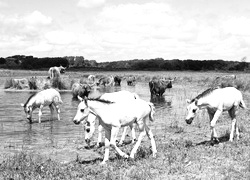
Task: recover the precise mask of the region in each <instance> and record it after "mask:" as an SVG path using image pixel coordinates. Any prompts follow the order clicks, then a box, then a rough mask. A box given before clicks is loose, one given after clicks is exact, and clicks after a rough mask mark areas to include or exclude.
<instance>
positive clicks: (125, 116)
mask: <svg viewBox="0 0 250 180" xmlns="http://www.w3.org/2000/svg"><path fill="white" fill-rule="evenodd" d="M79 99H80V100H81V103H80V104H79V105H78V108H77V113H76V115H75V117H74V119H73V122H74V123H75V124H79V123H80V122H81V121H83V120H85V119H86V118H87V117H88V116H89V114H90V113H92V114H95V115H96V116H98V117H99V122H100V124H101V125H102V126H103V127H104V130H105V154H104V159H103V161H102V163H101V164H105V163H106V161H107V160H108V158H109V147H110V146H111V147H112V148H113V149H115V150H116V151H117V153H118V154H119V155H120V156H122V157H125V158H128V155H127V154H125V153H124V152H122V151H121V150H120V149H119V148H118V147H117V146H116V138H117V134H118V132H119V129H120V127H124V126H128V125H131V124H133V123H136V124H137V125H138V127H139V130H140V135H139V137H138V141H137V142H136V144H135V146H134V148H133V149H132V151H131V153H130V157H131V158H134V155H135V153H136V151H137V149H138V147H139V146H140V144H141V141H142V139H143V137H144V136H145V135H146V134H147V136H148V137H149V139H150V140H151V145H152V151H153V157H155V156H156V153H157V150H156V145H155V140H154V137H153V134H152V132H151V130H150V129H149V127H148V126H147V124H146V118H147V117H148V116H149V119H150V120H151V121H153V114H154V105H153V104H152V103H150V102H146V101H144V100H142V99H137V100H135V101H130V102H129V101H126V102H125V101H124V102H116V103H114V102H110V101H106V100H102V99H84V100H83V99H82V98H81V97H79Z"/></svg>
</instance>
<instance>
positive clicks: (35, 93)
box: [24, 93, 37, 107]
mask: <svg viewBox="0 0 250 180" xmlns="http://www.w3.org/2000/svg"><path fill="white" fill-rule="evenodd" d="M36 94H37V93H34V94H32V95H31V96H30V97H29V98H28V100H27V101H26V103H25V104H24V107H26V106H27V104H28V103H29V101H30V100H31V98H33V97H34V96H35V95H36Z"/></svg>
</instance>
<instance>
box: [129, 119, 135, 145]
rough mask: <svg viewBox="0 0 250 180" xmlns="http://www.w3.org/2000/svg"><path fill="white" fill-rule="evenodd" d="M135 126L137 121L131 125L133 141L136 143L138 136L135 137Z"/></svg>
mask: <svg viewBox="0 0 250 180" xmlns="http://www.w3.org/2000/svg"><path fill="white" fill-rule="evenodd" d="M135 126H136V124H135V123H133V125H132V126H130V129H131V135H132V143H135V142H136V137H135Z"/></svg>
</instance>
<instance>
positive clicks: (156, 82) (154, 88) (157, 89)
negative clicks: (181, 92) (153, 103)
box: [149, 78, 175, 96]
mask: <svg viewBox="0 0 250 180" xmlns="http://www.w3.org/2000/svg"><path fill="white" fill-rule="evenodd" d="M174 80H175V78H174V79H165V78H161V79H158V78H153V79H152V80H151V81H150V82H149V89H150V93H151V96H153V95H155V96H162V95H163V93H164V92H165V90H166V89H170V88H172V82H173V81H174Z"/></svg>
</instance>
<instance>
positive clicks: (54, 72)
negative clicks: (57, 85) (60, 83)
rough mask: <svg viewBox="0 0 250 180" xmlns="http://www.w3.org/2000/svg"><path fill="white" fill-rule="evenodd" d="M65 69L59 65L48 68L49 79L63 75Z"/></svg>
mask: <svg viewBox="0 0 250 180" xmlns="http://www.w3.org/2000/svg"><path fill="white" fill-rule="evenodd" d="M65 69H66V67H63V66H61V65H60V66H59V67H57V66H54V67H51V68H49V78H50V79H53V78H58V77H60V74H61V73H64V72H65Z"/></svg>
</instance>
